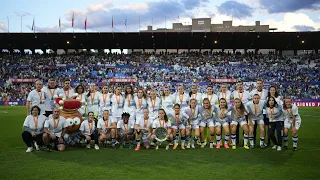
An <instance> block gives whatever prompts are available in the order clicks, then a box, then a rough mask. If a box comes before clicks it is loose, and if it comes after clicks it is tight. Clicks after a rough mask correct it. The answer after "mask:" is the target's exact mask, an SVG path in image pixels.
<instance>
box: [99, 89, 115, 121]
mask: <svg viewBox="0 0 320 180" xmlns="http://www.w3.org/2000/svg"><path fill="white" fill-rule="evenodd" d="M99 102H100V104H99V106H100V110H99V117H102V116H103V112H104V110H109V116H112V111H111V93H109V87H108V86H107V85H104V86H102V92H101V93H100V96H99Z"/></svg>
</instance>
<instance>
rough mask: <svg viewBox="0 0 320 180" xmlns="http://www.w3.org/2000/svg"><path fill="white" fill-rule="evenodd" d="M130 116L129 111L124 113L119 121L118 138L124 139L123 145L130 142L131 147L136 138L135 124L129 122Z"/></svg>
mask: <svg viewBox="0 0 320 180" xmlns="http://www.w3.org/2000/svg"><path fill="white" fill-rule="evenodd" d="M129 118H130V114H129V113H127V112H124V113H122V115H121V120H120V121H118V122H117V131H118V132H117V139H118V140H119V141H122V144H121V146H124V145H126V144H129V145H130V148H131V144H132V143H131V141H133V140H134V135H133V131H134V124H131V123H129Z"/></svg>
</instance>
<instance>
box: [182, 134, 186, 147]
mask: <svg viewBox="0 0 320 180" xmlns="http://www.w3.org/2000/svg"><path fill="white" fill-rule="evenodd" d="M185 141H186V137H185V136H183V137H181V146H184V143H185Z"/></svg>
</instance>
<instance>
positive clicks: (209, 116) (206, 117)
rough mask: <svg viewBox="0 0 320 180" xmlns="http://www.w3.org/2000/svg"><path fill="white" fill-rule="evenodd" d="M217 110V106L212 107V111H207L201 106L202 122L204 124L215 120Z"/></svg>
mask: <svg viewBox="0 0 320 180" xmlns="http://www.w3.org/2000/svg"><path fill="white" fill-rule="evenodd" d="M215 108H216V107H215V106H212V108H211V110H206V109H204V108H203V106H200V107H199V113H200V120H201V121H204V122H206V121H211V120H214V116H215Z"/></svg>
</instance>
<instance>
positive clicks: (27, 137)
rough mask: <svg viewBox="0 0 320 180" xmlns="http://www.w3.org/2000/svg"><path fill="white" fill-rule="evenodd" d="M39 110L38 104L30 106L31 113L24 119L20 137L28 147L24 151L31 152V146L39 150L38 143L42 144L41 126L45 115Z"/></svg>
mask: <svg viewBox="0 0 320 180" xmlns="http://www.w3.org/2000/svg"><path fill="white" fill-rule="evenodd" d="M40 111H41V110H40V108H39V106H33V107H32V108H31V115H28V116H27V117H26V119H25V120H24V123H23V133H22V139H23V142H24V143H25V144H26V145H27V147H28V148H27V150H26V152H31V151H32V150H33V146H35V148H36V149H37V150H39V147H38V145H43V140H42V137H43V127H44V122H45V121H46V117H45V116H44V115H40ZM34 142H35V143H34Z"/></svg>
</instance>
